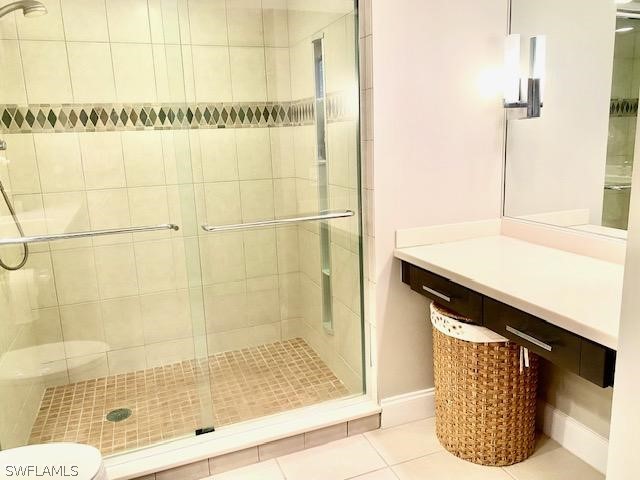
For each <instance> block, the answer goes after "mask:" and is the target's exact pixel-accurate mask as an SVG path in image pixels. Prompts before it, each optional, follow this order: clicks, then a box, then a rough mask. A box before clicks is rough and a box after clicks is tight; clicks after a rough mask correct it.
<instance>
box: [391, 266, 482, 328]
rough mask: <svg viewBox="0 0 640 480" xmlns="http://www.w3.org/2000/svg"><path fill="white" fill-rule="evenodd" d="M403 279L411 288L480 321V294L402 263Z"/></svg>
mask: <svg viewBox="0 0 640 480" xmlns="http://www.w3.org/2000/svg"><path fill="white" fill-rule="evenodd" d="M402 273H403V275H402V278H403V281H404V282H405V283H408V284H409V286H410V287H411V289H412V290H414V291H416V292H418V293H419V294H421V295H424V296H425V297H427V298H430V299H431V300H433V301H435V302H437V303H439V304H440V305H442V306H444V307H447V308H449V309H451V310H453V311H454V312H457V313H459V314H461V315H463V316H465V317H469V318H470V319H472V320H474V321H476V322H477V323H482V295H480V294H479V293H477V292H474V291H473V290H469V289H468V288H465V287H463V286H461V285H458V284H457V283H454V282H452V281H451V280H447V279H446V278H444V277H441V276H440V275H436V274H434V273H431V272H427V271H426V270H423V269H421V268H419V267H416V266H413V265H411V264H408V263H403V272H402Z"/></svg>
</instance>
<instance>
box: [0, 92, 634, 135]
mask: <svg viewBox="0 0 640 480" xmlns="http://www.w3.org/2000/svg"><path fill="white" fill-rule="evenodd" d="M345 98H346V97H345V96H343V95H340V94H335V95H333V96H330V97H328V98H327V121H334V122H337V121H342V120H343V119H346V118H347V117H348V112H349V110H350V109H349V108H347V107H348V106H349V104H347V103H346V101H345ZM314 110H315V108H314V100H313V99H312V98H308V99H302V100H296V101H294V102H235V103H222V102H219V103H215V102H212V103H206V104H205V103H201V104H161V103H158V104H104V103H96V104H75V105H56V106H50V105H25V106H15V105H0V129H1V130H2V131H3V132H5V133H12V132H33V133H38V132H51V131H55V132H65V131H74V132H82V131H106V130H137V129H140V128H145V129H154V128H162V129H166V128H172V129H189V128H203V127H204V128H224V127H231V128H242V127H246V126H258V127H275V126H287V125H305V124H313V122H314V121H315V120H314V118H315V111H314ZM637 110H638V102H637V100H635V101H627V100H617V101H616V103H614V102H613V101H612V104H611V112H612V115H616V114H618V115H619V114H622V115H625V114H628V112H637ZM618 112H620V113H618Z"/></svg>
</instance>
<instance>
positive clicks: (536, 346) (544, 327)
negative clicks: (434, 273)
mask: <svg viewBox="0 0 640 480" xmlns="http://www.w3.org/2000/svg"><path fill="white" fill-rule="evenodd" d="M484 326H485V327H487V328H489V329H491V330H493V331H494V332H496V333H499V334H500V335H502V336H503V337H506V338H508V339H509V340H512V341H514V342H515V343H517V344H518V345H522V346H523V347H527V348H528V349H529V350H531V351H532V352H534V353H537V354H538V355H540V356H541V357H543V358H546V359H547V360H549V361H550V362H552V363H554V364H556V365H558V366H560V367H564V368H566V369H567V370H570V371H572V372H574V373H577V374H580V348H581V344H582V337H580V336H578V335H576V334H574V333H571V332H568V331H567V330H564V329H562V328H559V327H556V326H555V325H552V324H550V323H548V322H545V321H544V320H541V319H539V318H537V317H534V316H533V315H529V314H528V313H525V312H522V311H520V310H517V309H515V308H513V307H510V306H508V305H505V304H503V303H500V302H497V301H495V300H492V299H490V298H485V301H484Z"/></svg>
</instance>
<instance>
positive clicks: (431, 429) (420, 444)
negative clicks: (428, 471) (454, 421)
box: [365, 418, 443, 465]
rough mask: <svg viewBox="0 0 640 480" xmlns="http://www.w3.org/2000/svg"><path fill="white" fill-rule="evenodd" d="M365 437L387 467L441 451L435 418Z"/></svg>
mask: <svg viewBox="0 0 640 480" xmlns="http://www.w3.org/2000/svg"><path fill="white" fill-rule="evenodd" d="M365 437H366V438H367V439H368V440H369V441H370V442H371V444H372V445H373V446H374V448H375V449H376V450H377V451H378V453H379V454H380V455H381V456H382V458H384V460H385V461H386V462H387V463H388V464H389V465H395V464H396V463H401V462H406V461H407V460H412V459H414V458H418V457H422V456H424V455H428V454H430V453H435V452H439V451H442V450H443V448H442V445H440V442H439V441H438V438H437V437H436V419H435V418H427V419H426V420H420V421H418V422H411V423H407V424H405V425H399V426H397V427H393V428H388V429H384V430H375V431H373V432H368V433H365Z"/></svg>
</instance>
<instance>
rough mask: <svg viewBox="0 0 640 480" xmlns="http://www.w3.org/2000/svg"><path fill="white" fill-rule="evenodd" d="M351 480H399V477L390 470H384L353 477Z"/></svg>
mask: <svg viewBox="0 0 640 480" xmlns="http://www.w3.org/2000/svg"><path fill="white" fill-rule="evenodd" d="M351 480H398V477H397V476H396V474H395V473H393V470H391V469H390V468H383V469H382V470H376V471H375V472H370V473H365V474H364V475H359V476H357V477H353V479H351Z"/></svg>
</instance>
